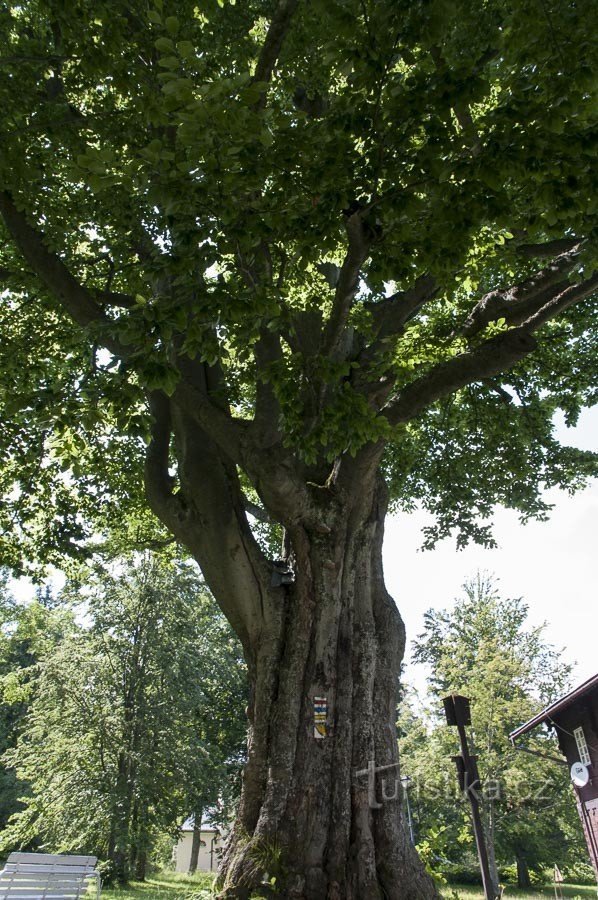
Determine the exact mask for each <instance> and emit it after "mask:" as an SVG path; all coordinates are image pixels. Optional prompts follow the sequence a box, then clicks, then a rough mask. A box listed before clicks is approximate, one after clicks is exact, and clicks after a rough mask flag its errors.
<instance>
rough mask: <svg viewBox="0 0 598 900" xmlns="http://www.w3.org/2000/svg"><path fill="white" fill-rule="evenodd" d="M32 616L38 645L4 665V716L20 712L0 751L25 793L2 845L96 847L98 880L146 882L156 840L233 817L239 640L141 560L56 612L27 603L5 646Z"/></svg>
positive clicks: (162, 568)
mask: <svg viewBox="0 0 598 900" xmlns="http://www.w3.org/2000/svg"><path fill="white" fill-rule="evenodd" d="M67 604H68V606H69V608H70V609H72V612H71V613H70V614H67V613H65V612H64V610H63V609H62V608H61V607H64V606H66V605H67ZM74 613H76V616H75V615H74ZM34 615H35V617H36V619H37V624H38V627H39V628H40V629H42V628H43V630H44V631H45V632H46V638H45V642H46V646H45V649H42V650H40V651H39V653H38V654H37V656H36V657H35V660H34V661H32V663H31V665H29V666H25V665H24V664H23V663H19V660H18V659H16V658H15V654H14V649H13V653H12V656H11V657H10V656H8V655H7V654H5V656H4V657H3V663H4V664H5V665H7V666H11V667H12V668H11V671H10V672H9V673H7V675H6V676H5V691H4V693H5V698H6V700H7V701H12V704H13V705H11V706H7V707H3V709H4V708H6V709H8V710H11V709H16V710H20V709H22V708H23V707H24V710H25V712H24V715H22V717H21V720H20V722H18V723H17V722H14V724H13V729H14V730H13V731H12V733H9V734H10V743H11V744H12V745H13V746H12V749H9V750H7V751H6V753H5V755H4V765H5V766H6V767H7V768H6V769H4V770H2V771H3V773H4V774H3V777H5V778H11V777H13V775H12V773H16V775H17V777H18V779H19V782H20V785H21V792H22V799H21V803H20V807H21V808H20V811H18V812H17V814H16V815H15V816H13V818H12V819H11V822H10V824H9V826H8V828H6V830H5V831H4V833H3V837H2V845H3V847H4V849H9V848H11V847H16V846H32V845H34V846H35V845H37V846H43V847H45V848H48V849H49V850H50V851H52V852H58V851H71V852H83V851H89V852H94V853H96V854H97V855H99V856H100V857H101V858H102V860H103V861H104V863H105V866H104V870H105V875H106V876H107V875H111V876H116V877H118V878H119V879H120V880H121V881H126V880H127V878H128V877H129V874H135V875H136V876H137V877H141V878H142V877H144V875H145V871H146V865H147V862H148V859H149V858H150V857H151V851H152V849H153V847H154V844H155V841H156V839H157V838H159V837H161V836H162V835H167V834H170V835H172V836H174V835H175V833H176V829H177V827H178V826H179V825H180V824H181V822H182V821H183V820H184V819H185V818H187V816H188V815H189V814H190V813H191V812H192V811H193V810H195V809H197V808H201V807H202V806H203V807H204V808H205V809H206V811H207V810H211V811H212V814H213V815H214V816H215V817H216V819H217V818H218V811H219V809H220V812H221V815H222V816H224V818H225V819H226V817H227V816H228V817H230V814H231V803H232V802H233V801H234V799H235V797H236V796H237V795H238V791H239V775H240V766H241V764H242V761H243V758H244V744H245V730H246V725H245V716H244V712H243V709H244V705H245V703H246V688H245V672H244V666H243V665H242V663H241V660H240V656H239V648H238V645H237V643H236V641H235V639H234V637H233V636H232V635H231V632H230V629H229V628H228V626H227V624H226V622H225V621H224V619H223V617H222V616H221V615H220V614H219V613H218V611H217V609H216V608H215V606H214V603H213V601H212V599H211V598H210V597H209V595H208V594H207V593H206V591H205V588H204V586H203V584H202V582H201V581H200V580H199V579H198V577H197V576H196V575H195V574H194V573H193V571H190V570H189V566H188V565H181V564H176V565H175V564H169V563H167V562H165V561H160V560H159V558H156V557H152V556H150V555H145V556H142V557H138V558H137V559H128V560H127V559H120V560H118V562H117V563H115V564H113V566H112V567H111V571H107V570H105V569H104V570H103V571H100V572H97V573H96V574H95V575H94V576H90V577H89V578H88V579H86V581H85V583H84V584H79V585H74V584H67V586H66V588H65V589H64V591H63V592H62V593H61V596H60V607H59V608H57V609H56V610H55V611H53V612H48V611H47V610H45V609H44V608H40V606H39V603H34V604H32V605H31V606H28V607H24V608H23V611H20V612H19V620H18V621H17V623H16V629H15V631H14V634H13V636H12V637H10V636H9V637H8V641H9V643H10V642H12V643H13V644H17V641H18V644H17V645H22V643H23V641H24V637H25V635H24V633H23V632H24V625H23V620H25V621H28V620H29V621H30V620H32V619H33V618H34ZM57 618H58V619H59V620H60V621H61V622H65V623H66V624H65V627H64V632H63V633H62V634H61V635H60V637H59V638H56V637H55V639H54V640H53V641H51V642H50V640H49V638H48V636H47V630H48V625H49V624H51V622H53V621H56V619H57ZM15 636H16V637H15ZM38 640H40V638H38ZM11 681H12V683H13V685H15V686H13V691H12V695H11V694H10V693H9V691H8V687H9V685H10V683H11ZM19 687H20V692H19V690H18V688H19ZM15 704H16V706H15ZM14 718H15V716H14V715H13V719H14ZM17 724H18V727H17ZM4 824H6V823H4Z"/></svg>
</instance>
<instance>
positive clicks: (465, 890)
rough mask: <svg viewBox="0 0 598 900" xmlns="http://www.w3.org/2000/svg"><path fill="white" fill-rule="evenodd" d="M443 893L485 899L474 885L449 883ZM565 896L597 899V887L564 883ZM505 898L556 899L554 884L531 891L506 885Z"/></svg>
mask: <svg viewBox="0 0 598 900" xmlns="http://www.w3.org/2000/svg"><path fill="white" fill-rule="evenodd" d="M442 894H443V896H444V897H446V898H447V900H457V895H458V896H459V897H460V898H462V900H484V892H483V891H482V888H481V887H476V886H472V885H469V884H468V885H447V886H446V887H443V888H442ZM562 895H563V897H569V898H574V897H579V898H581V900H596V887H592V886H591V885H587V884H584V885H577V884H564V885H562ZM503 896H504V897H505V898H509V897H513V898H515V897H516V898H517V900H541V898H543V897H552V898H553V900H554V888H553V887H552V885H545V886H541V887H535V888H533V889H532V890H531V891H520V890H519V889H518V888H516V887H514V886H513V885H510V884H508V885H507V886H506V887H505V891H504V895H503Z"/></svg>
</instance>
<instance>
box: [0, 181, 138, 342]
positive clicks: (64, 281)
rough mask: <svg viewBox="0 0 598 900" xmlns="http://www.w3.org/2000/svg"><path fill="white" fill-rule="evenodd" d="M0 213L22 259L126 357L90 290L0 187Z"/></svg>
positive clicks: (75, 314) (80, 321)
mask: <svg viewBox="0 0 598 900" xmlns="http://www.w3.org/2000/svg"><path fill="white" fill-rule="evenodd" d="M0 213H1V214H2V218H3V219H4V223H5V225H6V228H7V229H8V232H9V234H10V236H11V237H12V239H13V240H14V242H15V244H16V246H17V247H18V249H19V250H20V252H21V253H22V255H23V257H24V258H25V260H26V262H27V263H28V264H29V266H31V268H32V269H33V271H34V272H35V273H36V275H37V276H38V277H39V278H40V279H41V281H42V282H43V284H45V286H46V287H47V288H48V290H50V291H51V292H52V293H53V294H54V295H55V296H56V297H57V298H58V299H59V300H60V302H61V304H62V306H63V307H64V309H65V310H66V312H67V313H68V314H69V315H70V316H71V318H72V319H74V321H75V322H77V323H78V324H79V325H81V326H82V327H83V328H89V327H90V326H93V325H96V326H102V336H101V341H102V343H103V345H104V346H105V347H106V349H107V350H109V351H110V352H111V353H113V354H114V356H118V357H119V358H120V359H125V358H127V357H128V356H129V355H130V350H129V349H128V348H126V347H124V346H123V344H122V343H121V342H120V341H119V340H118V338H117V337H115V336H114V334H111V331H112V326H113V323H112V322H111V320H110V319H109V318H108V316H107V315H106V313H105V312H104V310H103V309H102V307H101V306H100V305H99V304H98V303H97V302H96V300H95V298H94V295H93V293H92V292H91V291H89V290H88V289H87V288H86V287H84V286H83V285H82V284H81V283H80V282H79V281H77V279H76V278H75V276H74V275H73V274H72V273H71V272H70V270H69V269H68V267H67V266H66V264H65V263H64V262H63V260H62V259H61V258H60V257H59V256H58V255H57V254H55V253H52V252H51V251H50V250H48V248H47V246H46V241H45V237H44V234H43V232H42V231H41V230H40V229H38V228H34V227H33V225H31V224H30V223H29V222H28V221H27V217H26V216H25V214H24V213H23V212H21V211H20V210H19V209H18V208H17V206H16V205H15V202H14V200H13V198H12V196H11V195H10V194H9V193H8V192H7V191H0Z"/></svg>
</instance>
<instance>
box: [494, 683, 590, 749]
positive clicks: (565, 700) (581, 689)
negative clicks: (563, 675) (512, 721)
mask: <svg viewBox="0 0 598 900" xmlns="http://www.w3.org/2000/svg"><path fill="white" fill-rule="evenodd" d="M595 687H598V674H597V675H592V677H591V678H588V680H587V681H584V682H583V684H580V685H579V686H578V687H576V688H573V690H572V691H569V693H568V694H565V696H564V697H561V698H560V700H556V701H555V702H554V703H551V704H550V706H547V707H546V709H543V710H542V712H539V713H538V714H537V715H536V716H534V717H533V719H530V720H529V721H528V722H526V723H525V724H524V725H520V726H519V728H516V729H515V731H512V732H511V733H510V735H509V738H510V739H511V741H515V740H517V738H518V737H521V735H522V734H526V733H527V732H528V731H531V730H532V728H535V727H536V725H540V724H541V723H542V722H546V720H547V719H551V718H552V717H553V716H554V715H556V714H557V713H559V712H561V710H563V709H565V708H566V707H567V706H570V705H571V704H572V703H574V702H575V701H576V700H579V699H580V697H583V696H584V695H585V694H587V693H588V692H589V691H591V690H592V688H595Z"/></svg>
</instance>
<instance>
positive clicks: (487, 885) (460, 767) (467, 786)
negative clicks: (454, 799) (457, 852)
mask: <svg viewBox="0 0 598 900" xmlns="http://www.w3.org/2000/svg"><path fill="white" fill-rule="evenodd" d="M442 702H443V704H444V712H445V715H446V721H447V723H448V725H453V726H454V725H456V726H457V731H458V733H459V741H460V744H461V754H460V755H459V756H455V757H453V759H454V760H455V762H456V764H457V773H458V776H459V783H460V786H461V790H462V791H463V792H464V793H465V794H466V795H467V798H468V800H469V803H470V805H471V819H472V822H473V832H474V835H475V842H476V847H477V851H478V860H479V863H480V870H481V872H482V882H483V885H484V894H485V896H486V900H496V888H495V886H494V885H493V883H492V877H491V875H490V863H489V860H488V848H487V847H486V837H485V835H484V826H483V823H482V817H481V814H480V801H479V799H478V795H477V791H476V789H475V785H476V784H477V785H479V783H480V779H479V775H478V767H477V763H476V758H475V757H474V756H472V755H471V753H470V752H469V746H468V743H467V733H466V731H465V726H466V725H470V724H471V714H470V710H469V699H468V698H467V697H462V696H460V695H459V694H451V696H450V697H445V698H444V700H443V701H442Z"/></svg>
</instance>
